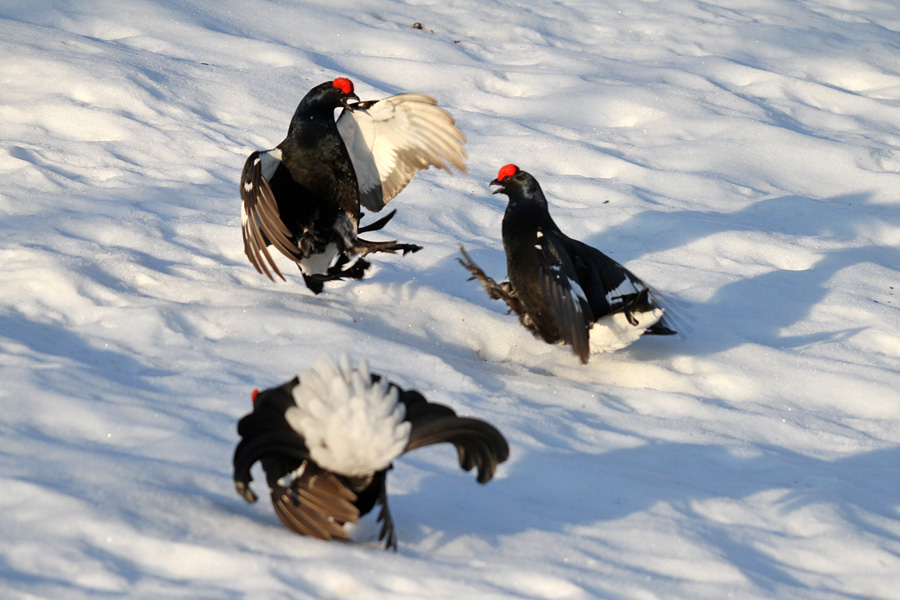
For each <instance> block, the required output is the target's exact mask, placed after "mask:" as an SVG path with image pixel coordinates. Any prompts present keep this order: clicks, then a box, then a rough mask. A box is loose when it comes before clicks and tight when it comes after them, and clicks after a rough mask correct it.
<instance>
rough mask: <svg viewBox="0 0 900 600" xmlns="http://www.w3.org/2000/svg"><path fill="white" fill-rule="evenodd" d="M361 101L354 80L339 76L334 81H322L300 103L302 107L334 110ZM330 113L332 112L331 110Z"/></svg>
mask: <svg viewBox="0 0 900 600" xmlns="http://www.w3.org/2000/svg"><path fill="white" fill-rule="evenodd" d="M351 100H354V101H356V102H359V96H357V95H356V94H355V93H354V92H353V82H352V81H350V80H349V79H347V78H346V77H338V78H337V79H335V80H334V81H326V82H325V83H320V84H319V85H317V86H316V87H314V88H313V89H311V90H309V93H307V94H306V97H304V98H303V100H302V102H301V103H300V107H298V110H299V109H300V108H301V107H307V108H308V109H312V110H326V111H332V110H334V109H336V108H341V107H344V108H348V107H349V106H348V105H349V102H350V101H351ZM328 114H331V113H330V112H329V113H328Z"/></svg>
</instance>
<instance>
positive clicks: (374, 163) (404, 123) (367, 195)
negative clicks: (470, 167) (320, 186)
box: [337, 94, 466, 212]
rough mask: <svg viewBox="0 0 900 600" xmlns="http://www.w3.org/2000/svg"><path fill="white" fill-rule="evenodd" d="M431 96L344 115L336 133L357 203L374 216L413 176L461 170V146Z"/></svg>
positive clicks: (364, 105) (388, 101)
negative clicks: (349, 163) (426, 171)
mask: <svg viewBox="0 0 900 600" xmlns="http://www.w3.org/2000/svg"><path fill="white" fill-rule="evenodd" d="M436 104H437V102H436V101H435V99H434V98H431V97H430V96H425V95H422V94H399V95H397V96H391V97H389V98H385V99H383V100H378V101H373V102H361V103H359V104H356V105H354V106H353V107H352V110H344V111H343V112H342V113H341V116H340V117H339V118H338V120H337V127H338V131H339V132H340V134H341V137H342V138H343V140H344V144H345V145H346V146H347V150H348V151H349V153H350V159H351V160H352V161H353V168H354V170H355V171H356V177H357V180H358V182H359V201H360V204H362V205H363V206H365V207H366V208H367V209H369V210H371V211H375V212H378V211H379V210H381V209H382V208H384V205H385V204H387V203H388V201H390V200H391V198H393V197H394V196H396V195H397V194H399V193H400V191H401V190H402V189H403V188H405V187H406V184H408V183H409V182H410V180H411V179H412V177H413V175H415V174H416V172H417V171H421V170H423V169H427V168H428V167H438V168H440V169H444V170H446V171H449V170H450V166H451V165H452V166H454V167H456V168H457V169H459V170H460V171H465V170H466V151H465V149H464V148H463V144H464V143H465V141H466V138H465V136H464V135H463V134H462V132H461V131H460V130H459V129H457V127H456V124H455V122H454V120H453V117H451V116H450V115H449V114H448V113H447V112H446V111H445V110H443V109H442V108H439V107H438V106H436Z"/></svg>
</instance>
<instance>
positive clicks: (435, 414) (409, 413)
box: [400, 391, 509, 483]
mask: <svg viewBox="0 0 900 600" xmlns="http://www.w3.org/2000/svg"><path fill="white" fill-rule="evenodd" d="M400 400H401V402H403V403H404V404H406V419H407V420H408V421H409V422H410V423H411V424H412V428H411V430H410V434H409V442H408V443H407V446H406V450H404V452H409V451H411V450H415V449H416V448H422V447H424V446H430V445H432V444H442V443H450V444H453V445H454V446H456V451H457V454H458V455H459V466H460V467H461V468H462V469H464V470H466V471H470V470H472V468H477V470H478V477H477V479H478V483H487V482H488V481H490V480H491V478H493V476H494V472H495V471H496V470H497V465H499V464H500V463H502V462H504V461H505V460H506V459H507V458H509V445H508V444H507V443H506V439H505V438H504V437H503V434H501V433H500V432H499V431H498V430H497V428H495V427H494V426H493V425H491V424H489V423H486V422H484V421H481V420H479V419H472V418H469V417H458V416H456V413H455V412H454V411H453V409H451V408H449V407H447V406H444V405H442V404H434V403H431V402H427V401H426V400H425V398H424V397H423V396H422V395H421V394H420V393H418V392H416V391H404V392H401V394H400Z"/></svg>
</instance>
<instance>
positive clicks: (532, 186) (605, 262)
mask: <svg viewBox="0 0 900 600" xmlns="http://www.w3.org/2000/svg"><path fill="white" fill-rule="evenodd" d="M491 185H499V186H500V187H499V188H498V189H496V190H494V192H493V193H495V194H497V193H503V194H506V195H507V196H508V197H509V204H508V205H507V207H506V213H505V214H504V215H503V247H504V249H505V250H506V265H507V272H508V274H509V281H504V282H502V283H499V284H498V283H497V282H495V281H494V280H493V279H491V278H490V277H488V276H487V275H485V273H484V271H482V270H481V269H480V268H479V267H478V266H477V265H476V264H475V263H474V262H473V261H472V259H471V258H470V257H469V255H468V254H467V253H466V251H465V250H464V249H462V255H463V259H461V260H460V261H459V262H460V263H461V264H462V265H463V266H464V267H465V268H466V269H468V270H469V272H471V273H472V277H470V279H477V280H479V281H481V283H482V284H483V285H484V287H485V289H486V290H487V292H488V295H489V296H490V297H491V298H493V299H495V300H503V301H504V302H506V304H507V305H508V306H509V308H510V310H511V311H513V312H515V313H516V314H517V315H518V316H519V321H521V323H522V325H524V326H525V327H526V328H527V329H528V330H529V331H531V332H532V333H533V334H534V335H535V336H536V337H540V338H542V339H543V340H544V341H546V342H549V343H565V344H570V345H571V346H572V348H573V350H574V351H575V354H577V355H578V357H579V358H580V359H581V362H583V363H586V362H587V361H588V357H589V355H590V353H591V352H612V351H613V350H618V349H620V348H624V347H625V346H627V345H629V344H631V343H632V342H633V341H635V340H636V339H637V338H639V337H640V336H641V335H643V334H645V333H647V334H657V335H671V334H674V333H675V332H674V331H673V330H672V329H670V328H669V326H668V324H667V323H666V320H665V318H664V317H663V312H664V309H663V308H662V306H660V303H659V299H658V298H657V297H656V296H655V295H654V292H653V291H652V290H651V289H650V288H649V287H648V286H647V285H646V284H645V283H644V282H643V281H641V280H640V279H638V278H637V276H635V275H634V274H633V273H632V272H631V271H629V270H628V269H626V268H625V267H623V266H622V265H620V264H619V263H617V262H616V261H614V260H613V259H611V258H609V257H608V256H606V255H605V254H603V253H602V252H600V251H599V250H597V249H595V248H592V247H590V246H588V245H587V244H584V243H582V242H579V241H578V240H573V239H572V238H570V237H568V236H567V235H566V234H564V233H563V232H562V231H560V229H559V227H557V226H556V223H554V222H553V219H552V218H551V217H550V212H549V210H548V208H547V199H546V198H545V197H544V192H543V191H541V186H540V185H539V184H538V182H537V180H536V179H535V178H534V177H532V176H531V175H530V174H529V173H526V172H525V171H521V170H519V168H518V167H517V166H515V165H506V166H504V167H503V168H501V169H500V172H499V174H498V175H497V179H495V180H493V181H492V182H491Z"/></svg>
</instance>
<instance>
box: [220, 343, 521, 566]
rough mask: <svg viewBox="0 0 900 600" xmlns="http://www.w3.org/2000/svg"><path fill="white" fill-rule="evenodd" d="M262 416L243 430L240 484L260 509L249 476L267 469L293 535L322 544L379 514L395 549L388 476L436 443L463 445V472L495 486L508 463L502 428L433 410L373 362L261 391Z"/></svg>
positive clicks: (257, 404)
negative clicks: (398, 461) (399, 462)
mask: <svg viewBox="0 0 900 600" xmlns="http://www.w3.org/2000/svg"><path fill="white" fill-rule="evenodd" d="M253 403H254V406H253V412H251V413H250V414H248V415H246V416H244V417H243V418H242V419H241V420H240V421H239V423H238V434H239V435H240V436H241V440H240V442H239V443H238V445H237V448H236V449H235V452H234V485H235V488H236V489H237V492H238V494H240V495H241V496H242V497H243V498H244V499H245V500H246V501H247V502H255V501H256V500H257V496H256V494H254V493H253V490H251V489H250V481H251V479H252V478H251V476H250V469H251V467H252V466H253V464H254V463H255V462H256V461H260V462H261V463H262V467H263V471H264V472H265V474H266V479H267V481H268V484H269V490H270V492H271V496H272V505H273V506H274V507H275V512H276V513H277V514H278V516H279V518H281V521H282V522H283V523H284V524H285V525H286V526H287V527H288V528H289V529H291V530H292V531H294V532H296V533H299V534H301V535H308V536H312V537H316V538H319V539H323V540H330V539H333V538H337V539H348V537H349V535H348V532H347V530H346V529H345V527H344V525H345V524H348V523H357V522H358V520H359V518H360V517H361V516H362V515H365V514H367V513H368V512H370V511H371V510H372V509H373V508H374V507H375V505H376V504H377V505H379V506H380V509H381V510H380V512H379V515H378V521H379V522H380V523H381V528H380V531H379V536H378V539H379V540H383V541H384V543H385V547H387V548H392V549H394V550H396V548H397V537H396V534H395V531H394V523H393V519H392V518H391V513H390V510H389V509H388V499H387V487H386V485H385V478H386V476H387V472H388V469H390V468H391V463H392V462H393V460H394V459H395V458H397V457H398V456H400V455H401V454H404V453H406V452H409V451H410V450H415V449H416V448H421V447H423V446H429V445H432V444H440V443H444V442H447V443H451V444H453V445H454V446H456V450H457V453H458V455H459V465H460V466H461V467H462V468H463V469H465V470H466V471H469V470H471V469H472V468H476V469H477V470H478V477H477V479H478V482H479V483H482V484H483V483H487V482H488V481H490V480H491V478H492V477H493V475H494V472H495V471H496V469H497V465H498V464H499V463H502V462H503V461H505V460H506V459H507V458H508V457H509V446H508V445H507V443H506V440H505V439H504V437H503V435H502V434H501V433H500V432H499V431H497V429H495V428H494V427H493V426H491V425H489V424H488V423H485V422H484V421H480V420H478V419H472V418H467V417H458V416H456V413H455V412H454V411H453V410H452V409H450V408H448V407H446V406H443V405H441V404H434V403H431V402H428V401H427V400H426V399H425V397H424V396H422V394H420V393H419V392H417V391H414V390H404V389H402V388H400V387H399V386H397V385H395V384H393V383H390V382H388V381H387V380H385V379H383V378H382V377H380V376H379V375H376V374H370V373H369V371H368V368H367V367H366V365H365V363H360V364H359V365H358V366H357V367H355V368H354V367H351V365H350V363H349V360H348V359H347V358H346V357H342V359H341V360H340V361H338V362H335V361H332V360H330V359H328V358H326V357H323V358H320V359H319V360H317V361H316V363H315V364H314V366H313V368H312V369H310V370H308V371H306V372H304V373H302V374H301V375H300V376H299V377H295V378H294V379H292V380H290V381H288V382H286V383H284V384H282V385H280V386H278V387H274V388H271V389H268V390H265V391H262V392H257V391H254V393H253Z"/></svg>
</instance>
